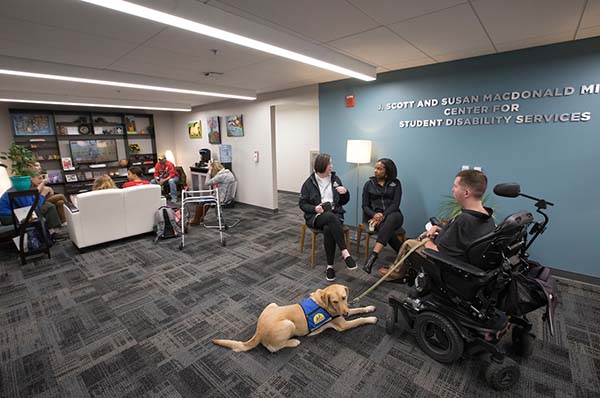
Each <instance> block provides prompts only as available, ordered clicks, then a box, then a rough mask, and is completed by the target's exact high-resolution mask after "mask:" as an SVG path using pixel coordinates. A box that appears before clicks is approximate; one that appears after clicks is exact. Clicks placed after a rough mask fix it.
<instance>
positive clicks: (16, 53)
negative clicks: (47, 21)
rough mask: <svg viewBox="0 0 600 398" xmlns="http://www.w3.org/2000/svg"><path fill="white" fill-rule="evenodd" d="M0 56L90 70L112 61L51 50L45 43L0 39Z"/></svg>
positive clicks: (74, 52)
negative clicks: (75, 66) (85, 67)
mask: <svg viewBox="0 0 600 398" xmlns="http://www.w3.org/2000/svg"><path fill="white" fill-rule="evenodd" d="M0 55H6V56H10V57H17V58H27V59H35V60H42V61H46V62H55V63H59V64H70V65H77V66H87V67H91V68H104V67H106V66H107V65H108V63H110V62H112V59H109V58H107V57H103V56H101V55H95V54H85V55H84V56H83V55H82V54H81V53H79V52H77V51H72V50H69V49H59V48H52V47H49V46H47V45H46V43H43V42H41V43H22V42H18V41H11V40H4V39H0Z"/></svg>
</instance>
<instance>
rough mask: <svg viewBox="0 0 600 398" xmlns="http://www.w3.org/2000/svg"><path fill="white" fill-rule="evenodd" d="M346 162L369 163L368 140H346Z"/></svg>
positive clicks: (369, 146)
mask: <svg viewBox="0 0 600 398" xmlns="http://www.w3.org/2000/svg"><path fill="white" fill-rule="evenodd" d="M346 162H348V163H371V141H370V140H348V146H347V147H346Z"/></svg>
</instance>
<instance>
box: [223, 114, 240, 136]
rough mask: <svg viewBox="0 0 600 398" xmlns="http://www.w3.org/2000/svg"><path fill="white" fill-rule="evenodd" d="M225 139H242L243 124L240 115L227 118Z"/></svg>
mask: <svg viewBox="0 0 600 398" xmlns="http://www.w3.org/2000/svg"><path fill="white" fill-rule="evenodd" d="M226 122H227V137H243V136H244V122H243V118H242V115H231V116H227V118H226Z"/></svg>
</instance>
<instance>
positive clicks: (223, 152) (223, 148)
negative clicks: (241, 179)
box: [219, 144, 232, 163]
mask: <svg viewBox="0 0 600 398" xmlns="http://www.w3.org/2000/svg"><path fill="white" fill-rule="evenodd" d="M231 158H232V151H231V145H229V144H223V145H219V159H220V160H221V163H231Z"/></svg>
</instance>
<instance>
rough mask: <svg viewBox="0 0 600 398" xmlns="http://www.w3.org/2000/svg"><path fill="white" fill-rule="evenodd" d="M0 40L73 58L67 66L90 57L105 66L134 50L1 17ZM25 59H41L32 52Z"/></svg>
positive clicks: (117, 42) (127, 45)
mask: <svg viewBox="0 0 600 398" xmlns="http://www.w3.org/2000/svg"><path fill="white" fill-rule="evenodd" d="M0 39H3V40H8V41H13V42H16V43H20V44H21V45H22V46H23V47H25V48H31V47H40V46H43V47H47V48H48V49H51V50H54V51H62V52H65V53H70V54H73V56H72V57H71V58H70V59H69V60H66V63H71V62H69V61H75V62H77V61H76V60H77V58H85V57H87V56H88V55H89V56H91V57H96V58H97V57H102V58H103V59H104V62H103V63H104V64H110V63H111V62H113V61H114V60H115V59H117V58H118V57H119V56H121V55H123V54H125V53H127V52H128V51H130V50H132V49H133V48H134V47H135V44H132V43H130V42H125V41H122V40H115V39H109V38H105V37H98V36H94V35H90V34H85V33H80V32H73V31H69V30H65V29H62V28H56V27H52V26H46V25H40V24H36V23H31V22H25V21H18V20H14V19H6V18H2V17H0ZM27 58H33V59H43V58H39V57H38V56H36V53H35V51H32V52H31V54H30V56H28V57H27Z"/></svg>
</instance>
